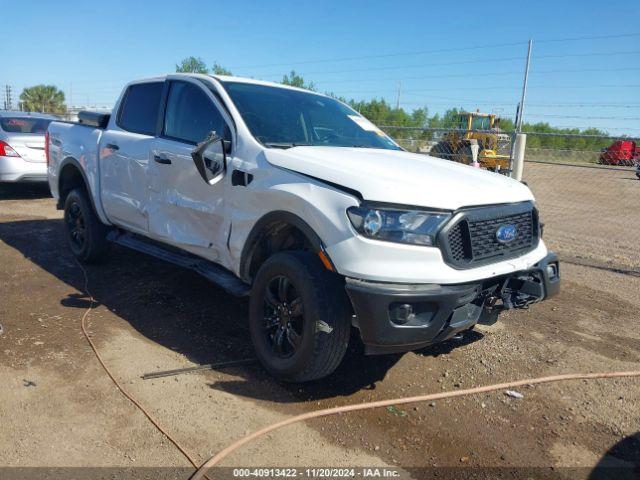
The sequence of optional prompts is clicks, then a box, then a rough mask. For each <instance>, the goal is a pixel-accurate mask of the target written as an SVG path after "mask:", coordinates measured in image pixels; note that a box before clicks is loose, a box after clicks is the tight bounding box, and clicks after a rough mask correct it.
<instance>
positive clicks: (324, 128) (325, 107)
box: [222, 81, 401, 150]
mask: <svg viewBox="0 0 640 480" xmlns="http://www.w3.org/2000/svg"><path fill="white" fill-rule="evenodd" d="M222 83H223V85H224V88H225V89H226V91H227V93H228V94H229V96H230V97H231V99H232V100H233V103H234V104H235V106H236V108H237V109H238V111H239V112H240V115H242V118H243V119H244V121H245V123H246V124H247V127H248V128H249V130H250V131H251V134H252V135H253V136H254V137H255V138H256V139H257V140H258V141H259V142H260V143H262V144H263V145H265V146H267V147H272V148H290V147H296V146H309V145H314V146H325V147H361V148H382V149H388V150H401V149H400V147H398V146H397V145H396V144H395V143H394V142H393V140H391V139H390V138H389V137H388V136H387V135H385V134H384V133H383V132H382V131H381V130H380V129H379V128H378V127H376V126H375V125H374V124H372V123H371V122H370V121H369V120H367V119H366V118H364V117H363V116H361V115H359V114H358V113H357V112H355V111H353V110H351V109H350V108H349V107H347V106H345V105H344V104H342V103H341V102H338V101H337V100H334V99H332V98H329V97H325V96H322V95H316V94H313V93H307V92H303V91H298V90H292V89H288V88H278V87H270V86H267V85H256V84H251V83H243V82H233V81H224V82H222Z"/></svg>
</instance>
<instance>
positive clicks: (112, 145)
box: [105, 143, 120, 150]
mask: <svg viewBox="0 0 640 480" xmlns="http://www.w3.org/2000/svg"><path fill="white" fill-rule="evenodd" d="M105 147H107V148H108V149H109V150H120V147H119V146H118V145H116V144H115V143H107V144H106V145H105Z"/></svg>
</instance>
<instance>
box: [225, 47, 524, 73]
mask: <svg viewBox="0 0 640 480" xmlns="http://www.w3.org/2000/svg"><path fill="white" fill-rule="evenodd" d="M526 43H527V42H511V43H497V44H492V45H478V46H474V47H458V48H443V49H437V50H416V51H408V52H407V51H405V52H395V53H381V54H376V55H360V56H353V57H338V58H336V57H334V58H321V59H316V60H302V61H290V62H286V63H268V64H262V65H238V66H233V65H232V66H231V67H229V68H233V69H241V68H264V67H286V66H290V65H308V64H313V63H328V62H351V61H354V60H367V59H371V58H388V57H399V56H410V55H426V54H428V53H447V52H461V51H466V50H477V49H484V48H499V47H511V46H515V45H526Z"/></svg>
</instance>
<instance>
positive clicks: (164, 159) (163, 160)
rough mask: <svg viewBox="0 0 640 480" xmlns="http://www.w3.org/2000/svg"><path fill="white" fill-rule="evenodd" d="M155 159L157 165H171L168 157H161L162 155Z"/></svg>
mask: <svg viewBox="0 0 640 480" xmlns="http://www.w3.org/2000/svg"><path fill="white" fill-rule="evenodd" d="M153 159H154V160H155V162H156V163H161V164H162V165H171V160H169V159H168V158H167V157H161V156H160V155H154V156H153Z"/></svg>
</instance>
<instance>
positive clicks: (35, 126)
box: [0, 117, 51, 135]
mask: <svg viewBox="0 0 640 480" xmlns="http://www.w3.org/2000/svg"><path fill="white" fill-rule="evenodd" d="M50 123H51V120H49V119H48V118H29V117H2V118H0V128H2V130H4V131H5V132H9V133H31V134H38V133H40V134H42V135H44V132H46V131H47V127H48V126H49V124H50Z"/></svg>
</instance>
